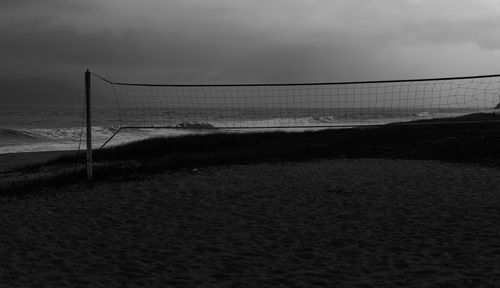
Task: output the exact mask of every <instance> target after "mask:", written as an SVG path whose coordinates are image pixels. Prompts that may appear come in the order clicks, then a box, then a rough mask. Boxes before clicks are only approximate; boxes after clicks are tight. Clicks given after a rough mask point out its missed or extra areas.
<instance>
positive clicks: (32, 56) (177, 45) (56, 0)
mask: <svg viewBox="0 0 500 288" xmlns="http://www.w3.org/2000/svg"><path fill="white" fill-rule="evenodd" d="M499 16H500V5H499V3H497V2H495V1H489V0H481V1H479V0H478V1H466V0H443V1H431V0H365V1H361V0H343V1H320V0H286V1H285V0H267V1H263V0H258V1H255V0H252V1H245V0H232V1H222V0H204V1H201V0H182V1H181V0H170V1H159V0H143V1H132V0H108V1H93V0H88V1H83V0H81V1H80V0H71V1H68V0H64V1H63V0H47V1H34V0H27V1H26V0H24V1H11V0H7V1H1V2H0V19H2V20H0V35H2V45H0V60H2V63H4V67H5V69H3V71H0V78H4V79H5V78H9V79H11V78H13V77H14V78H23V77H38V76H40V74H41V73H42V74H43V76H44V77H46V78H48V80H50V79H52V80H58V81H59V80H61V79H63V80H65V81H71V79H76V80H74V83H73V84H74V86H77V85H79V82H78V81H80V80H81V73H82V71H83V70H84V69H85V68H86V67H90V68H91V69H95V70H97V71H96V72H101V73H103V74H105V75H109V76H110V77H111V78H113V79H114V80H118V81H121V80H130V81H134V80H135V81H145V82H158V81H161V82H183V83H197V82H211V83H213V82H289V81H300V82H307V81H337V80H366V79H381V78H399V77H416V76H451V75H460V74H462V75H463V74H474V73H489V72H498V71H492V70H494V69H497V67H498V64H499V63H495V61H494V60H493V59H496V58H495V56H500V53H499V49H500V40H498V39H499V38H498V37H496V34H497V31H498V28H499V27H500V20H498V19H500V17H499ZM13 75H14V76H13Z"/></svg>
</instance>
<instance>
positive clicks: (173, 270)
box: [0, 159, 500, 287]
mask: <svg viewBox="0 0 500 288" xmlns="http://www.w3.org/2000/svg"><path fill="white" fill-rule="evenodd" d="M53 192H54V193H53V194H50V193H45V194H44V195H43V196H32V197H28V198H25V199H18V200H15V199H14V200H11V201H4V202H2V203H0V217H1V219H0V235H2V237H0V258H1V259H2V261H0V287H26V286H30V285H31V286H33V287H498V286H500V265H499V264H498V263H500V241H499V239H500V208H499V207H500V170H498V169H491V168H480V167H472V166H466V165H460V164H451V163H443V162H437V161H419V160H384V159H378V160H375V159H351V160H346V159H335V160H321V161H309V162H300V163H291V162H283V163H272V164H270V163H262V164H255V165H231V166H223V167H222V166H219V167H207V168H201V169H199V170H196V171H178V172H171V173H164V174H159V175H151V176H145V177H143V178H142V179H138V180H132V181H127V182H107V183H106V182H104V183H96V184H94V185H92V186H90V187H86V186H85V185H84V184H78V185H72V186H68V187H64V188H58V190H54V191H53Z"/></svg>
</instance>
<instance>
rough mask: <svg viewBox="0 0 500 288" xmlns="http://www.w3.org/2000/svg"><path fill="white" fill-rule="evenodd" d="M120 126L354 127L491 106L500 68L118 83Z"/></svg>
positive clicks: (496, 95) (499, 86)
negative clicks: (472, 72)
mask: <svg viewBox="0 0 500 288" xmlns="http://www.w3.org/2000/svg"><path fill="white" fill-rule="evenodd" d="M94 75H95V76H97V77H99V78H101V79H103V80H105V81H107V82H108V83H109V84H110V85H111V86H112V88H113V91H114V94H115V97H116V103H117V110H118V114H119V126H120V127H123V128H159V127H161V128H175V129H217V128H220V129H228V128H231V129H246V128H251V129H258V128H308V127H310V128H313V127H345V126H348V127H352V126H359V125H377V124H386V123H391V122H409V121H412V120H418V119H426V118H445V117H454V116H460V115H464V114H469V113H475V112H483V111H492V108H494V107H495V106H497V105H498V104H499V99H500V98H499V97H500V75H489V76H473V77H460V78H440V79H420V80H393V81H368V82H345V83H306V84H254V85H152V84H131V83H116V82H111V81H108V80H106V79H104V78H102V77H100V76H98V75H96V74H94Z"/></svg>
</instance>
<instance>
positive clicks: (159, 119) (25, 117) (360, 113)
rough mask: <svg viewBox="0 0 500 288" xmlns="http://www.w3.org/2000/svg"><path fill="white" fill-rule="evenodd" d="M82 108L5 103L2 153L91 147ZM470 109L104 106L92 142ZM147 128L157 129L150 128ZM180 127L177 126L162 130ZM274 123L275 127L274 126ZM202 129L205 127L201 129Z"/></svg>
mask: <svg viewBox="0 0 500 288" xmlns="http://www.w3.org/2000/svg"><path fill="white" fill-rule="evenodd" d="M83 112H84V111H83V108H82V107H60V106H53V107H50V106H44V107H34V106H26V107H0V154H3V153H16V152H34V151H62V150H76V149H79V148H80V149H85V148H86V146H85V129H84V121H83ZM472 112H477V109H476V110H471V109H468V110H464V109H450V108H447V109H435V108H434V109H431V108H429V109H424V108H419V109H388V108H370V109H359V108H358V109H321V108H308V109H305V108H288V109H277V108H268V109H266V108H253V109H222V108H221V109H216V108H208V109H203V108H189V109H159V108H154V107H142V108H134V109H122V110H121V111H120V112H119V111H118V110H117V109H116V108H114V107H99V108H93V110H92V119H93V123H92V134H93V135H92V136H93V141H92V145H93V147H95V148H99V147H100V146H102V145H103V144H104V143H105V142H106V141H107V140H108V139H109V138H110V137H111V136H113V134H115V132H117V131H118V129H119V128H120V127H141V128H137V129H122V130H120V132H119V133H118V134H116V136H115V137H113V139H112V140H111V141H110V142H109V143H108V144H107V145H118V144H122V143H127V142H131V141H137V140H140V139H146V138H150V137H159V136H166V137H176V136H180V135H187V134H196V133H226V132H227V131H232V132H248V131H270V130H284V131H304V130H311V129H316V130H317V129H326V128H330V127H332V126H333V127H351V126H356V125H373V124H385V123H391V122H400V121H411V120H418V119H429V118H439V117H452V116H459V115H464V114H468V113H472ZM145 127H157V128H156V129H148V128H145ZM159 127H175V128H176V129H173V128H170V129H166V128H164V129H160V128H159ZM269 127H275V128H272V129H269ZM200 128H202V129H200Z"/></svg>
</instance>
